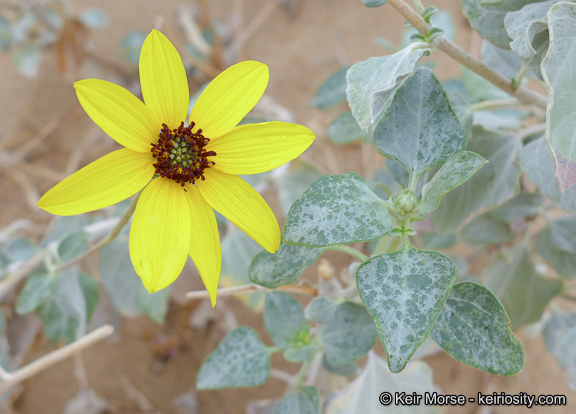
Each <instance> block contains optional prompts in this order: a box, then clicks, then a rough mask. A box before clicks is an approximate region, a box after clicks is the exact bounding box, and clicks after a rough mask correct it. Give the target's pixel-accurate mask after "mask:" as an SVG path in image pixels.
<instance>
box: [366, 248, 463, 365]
mask: <svg viewBox="0 0 576 414" xmlns="http://www.w3.org/2000/svg"><path fill="white" fill-rule="evenodd" d="M454 280H456V266H455V265H454V262H453V261H452V259H450V258H449V257H447V256H444V255H443V254H441V253H438V252H430V251H423V250H418V249H415V248H413V247H409V246H407V247H404V248H403V249H402V250H400V251H397V252H394V253H389V254H382V255H380V256H375V257H372V258H371V259H370V260H368V261H366V262H364V263H363V264H361V265H360V267H359V268H358V271H357V272H356V284H357V285H358V292H359V293H360V298H361V299H362V302H364V305H365V306H366V309H368V312H369V313H370V315H371V316H372V319H374V322H376V328H377V329H378V335H379V336H380V340H381V341H382V345H384V349H386V355H387V357H388V366H389V367H390V370H391V371H392V372H400V371H402V370H403V369H404V367H405V366H406V364H407V363H408V360H409V359H410V357H411V356H412V354H413V353H414V351H416V349H417V348H418V347H419V346H420V345H421V344H422V343H423V342H424V340H426V338H427V337H428V335H430V332H431V331H432V327H433V326H434V322H435V321H436V318H438V315H439V314H440V311H441V310H442V307H443V306H444V302H445V301H446V298H447V297H448V294H449V293H450V289H451V288H452V285H453V284H454Z"/></svg>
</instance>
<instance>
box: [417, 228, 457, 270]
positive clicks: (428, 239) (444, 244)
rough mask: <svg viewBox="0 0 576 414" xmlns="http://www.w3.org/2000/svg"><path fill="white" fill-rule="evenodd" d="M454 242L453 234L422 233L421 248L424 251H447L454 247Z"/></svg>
mask: <svg viewBox="0 0 576 414" xmlns="http://www.w3.org/2000/svg"><path fill="white" fill-rule="evenodd" d="M456 241H457V239H456V235H455V234H436V233H424V234H423V235H422V248H423V249H426V250H443V249H448V248H450V247H452V246H454V245H455V244H456ZM458 273H460V272H458Z"/></svg>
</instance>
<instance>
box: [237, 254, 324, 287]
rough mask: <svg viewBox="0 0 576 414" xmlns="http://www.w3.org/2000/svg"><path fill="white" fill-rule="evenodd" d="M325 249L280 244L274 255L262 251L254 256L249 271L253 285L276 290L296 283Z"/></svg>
mask: <svg viewBox="0 0 576 414" xmlns="http://www.w3.org/2000/svg"><path fill="white" fill-rule="evenodd" d="M324 250H325V249H321V248H316V247H300V246H291V245H289V244H286V243H282V244H280V248H279V249H278V251H277V252H276V253H274V254H270V253H268V252H267V251H262V252H260V253H258V254H257V255H256V256H254V259H252V264H251V265H250V268H249V269H248V276H249V277H250V281H251V282H252V283H256V284H258V285H261V286H265V287H267V288H270V289H275V288H277V287H279V286H283V285H290V284H292V283H294V282H296V281H297V280H298V279H299V278H300V276H302V273H303V272H304V271H305V270H306V269H307V268H308V267H310V266H312V265H313V264H314V263H315V262H316V261H317V260H318V258H319V257H320V255H321V254H322V253H323V252H324Z"/></svg>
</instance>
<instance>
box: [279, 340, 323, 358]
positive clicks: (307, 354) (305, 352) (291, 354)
mask: <svg viewBox="0 0 576 414" xmlns="http://www.w3.org/2000/svg"><path fill="white" fill-rule="evenodd" d="M317 352H318V347H317V346H316V344H310V345H306V346H303V347H301V348H290V349H287V350H286V351H284V359H286V361H290V362H306V361H310V360H311V359H312V358H314V355H316V353H317Z"/></svg>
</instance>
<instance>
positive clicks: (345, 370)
mask: <svg viewBox="0 0 576 414" xmlns="http://www.w3.org/2000/svg"><path fill="white" fill-rule="evenodd" d="M322 368H324V369H325V370H326V371H328V372H332V373H334V374H338V375H341V376H343V377H351V376H352V375H356V373H357V372H358V364H357V363H356V362H348V363H347V364H343V365H338V366H334V365H332V364H331V363H330V362H328V359H326V354H324V355H322Z"/></svg>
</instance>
